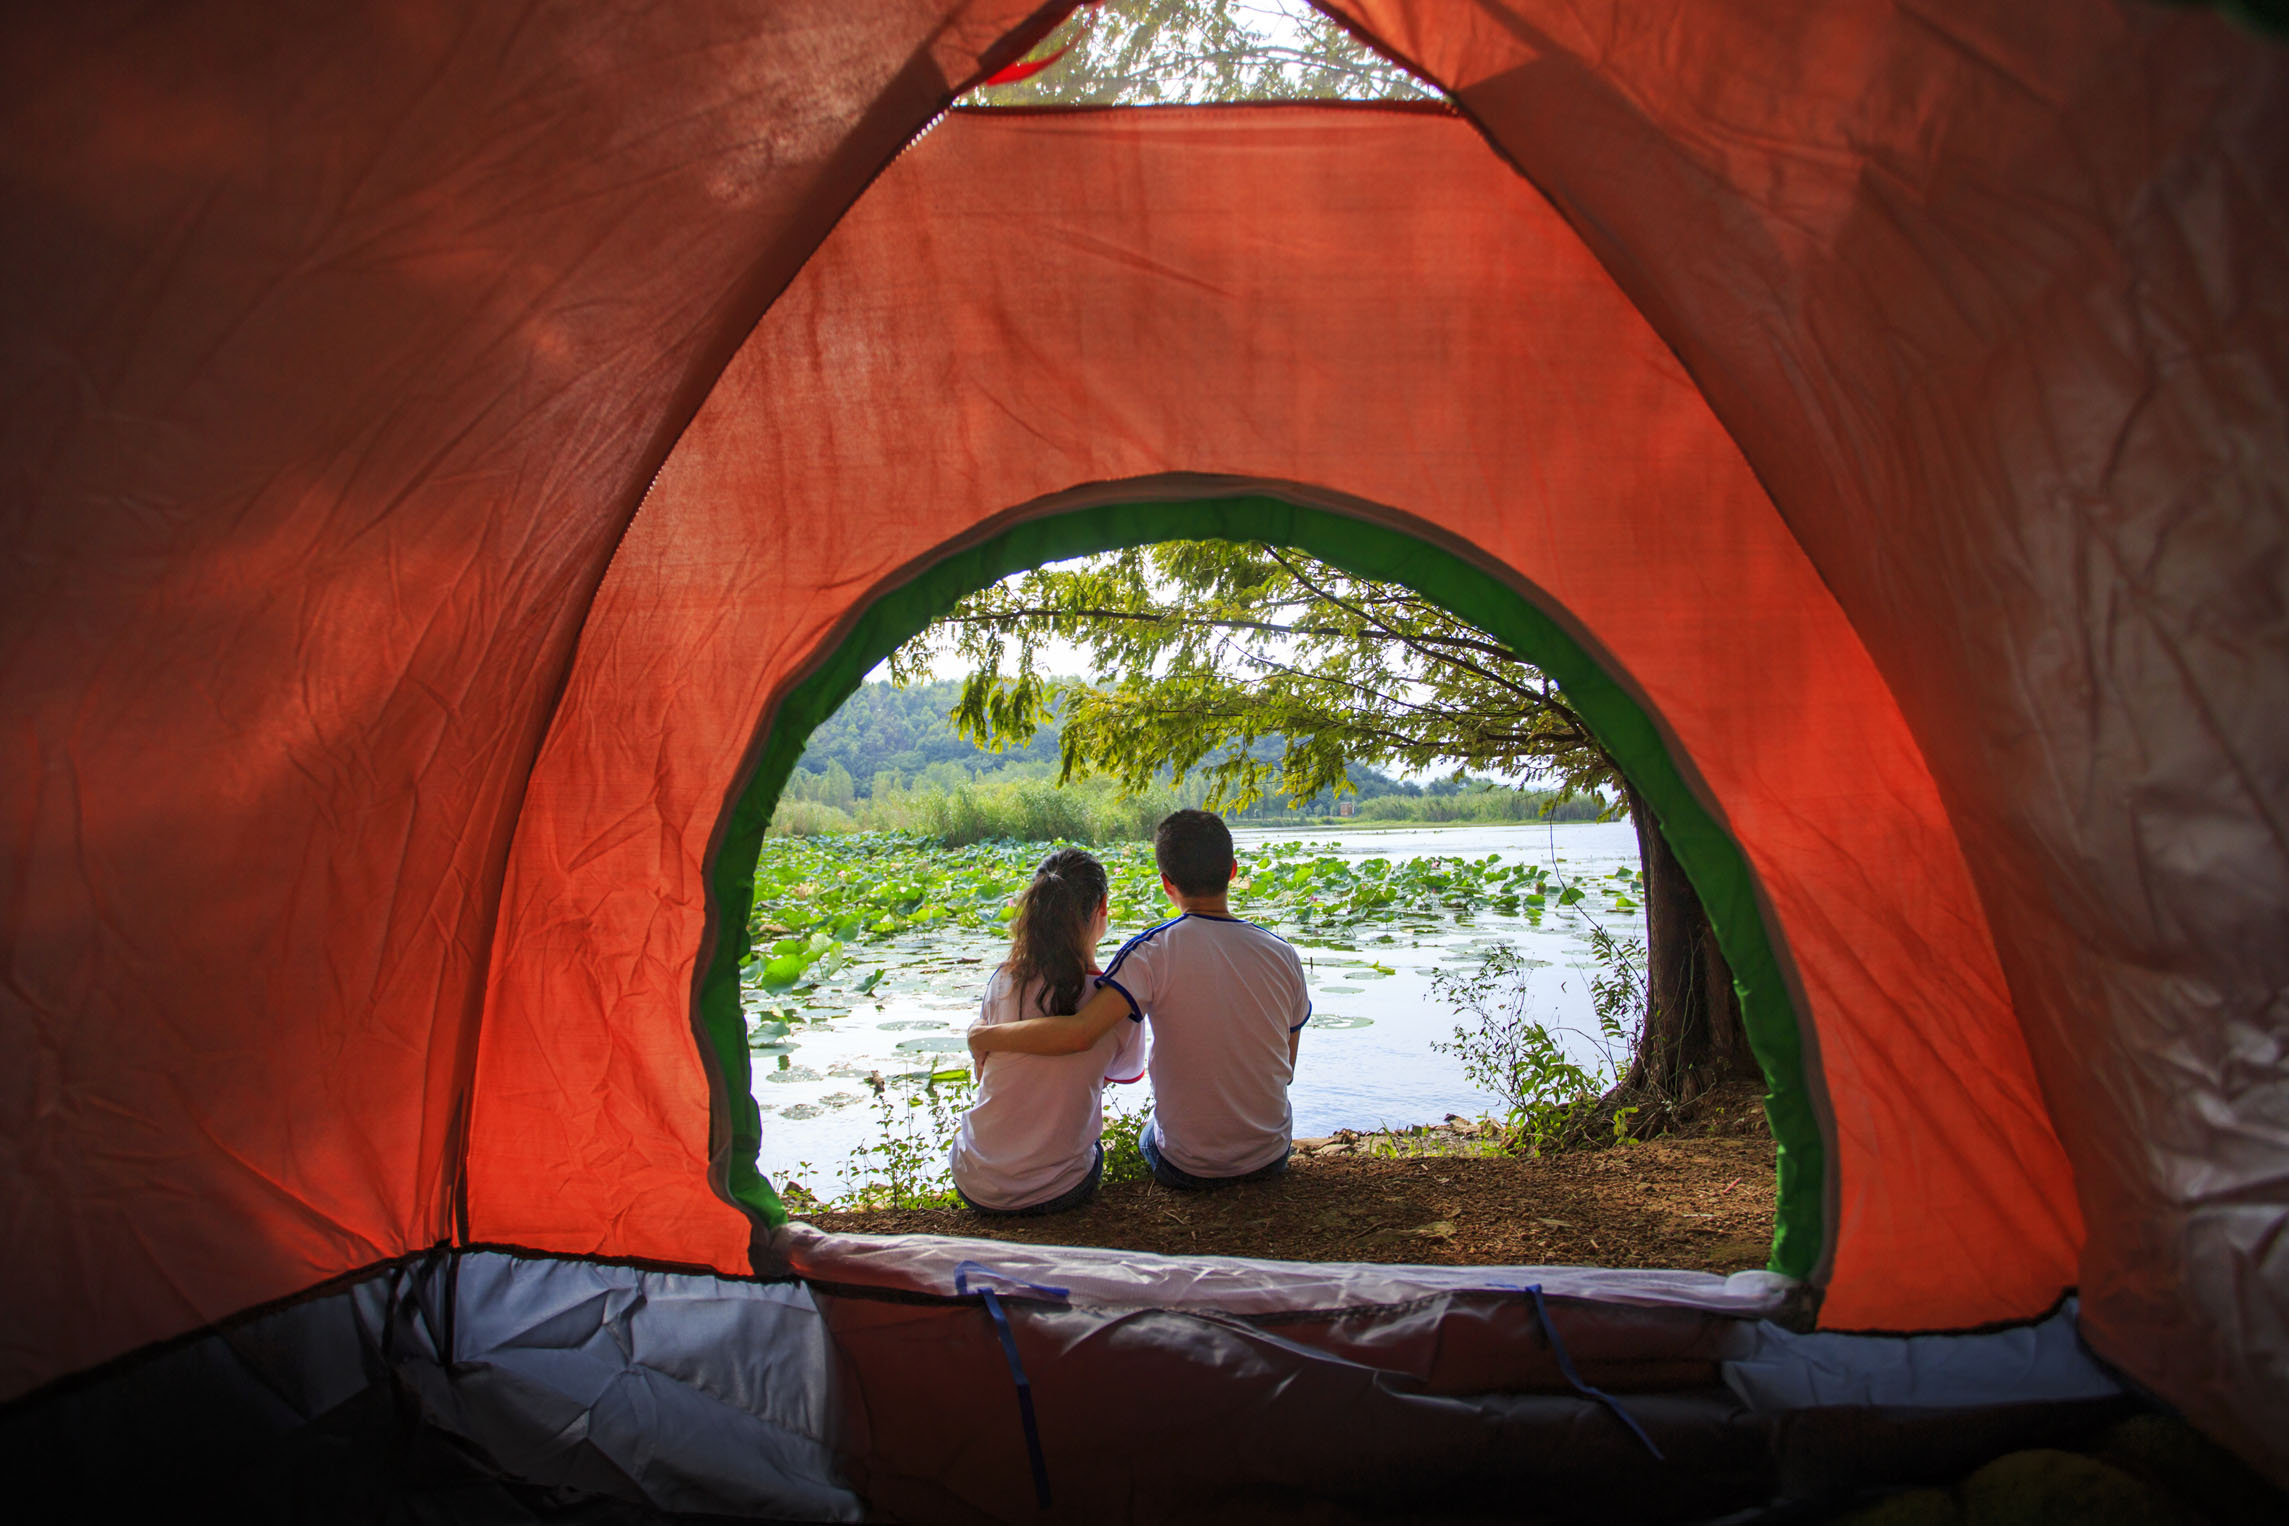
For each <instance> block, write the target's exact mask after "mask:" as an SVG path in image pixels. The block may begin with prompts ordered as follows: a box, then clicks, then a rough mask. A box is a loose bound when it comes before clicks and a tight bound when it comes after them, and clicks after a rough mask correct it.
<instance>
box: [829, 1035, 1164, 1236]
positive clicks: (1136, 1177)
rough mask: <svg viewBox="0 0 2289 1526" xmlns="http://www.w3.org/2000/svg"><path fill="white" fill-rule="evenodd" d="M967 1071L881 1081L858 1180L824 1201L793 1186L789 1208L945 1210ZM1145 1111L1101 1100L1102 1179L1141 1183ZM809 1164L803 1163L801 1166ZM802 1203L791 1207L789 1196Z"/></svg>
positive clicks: (854, 1165)
mask: <svg viewBox="0 0 2289 1526" xmlns="http://www.w3.org/2000/svg"><path fill="white" fill-rule="evenodd" d="M975 1084H976V1083H975V1081H974V1079H973V1078H972V1077H971V1075H970V1073H969V1071H967V1070H941V1071H938V1072H935V1073H934V1074H932V1075H931V1076H930V1077H929V1078H928V1079H926V1080H919V1081H906V1082H898V1081H885V1082H884V1083H883V1084H882V1086H881V1087H880V1088H878V1089H877V1090H876V1092H875V1095H874V1123H875V1132H874V1138H873V1139H872V1140H870V1141H868V1142H867V1143H865V1144H862V1145H860V1146H858V1148H856V1149H854V1150H853V1151H851V1167H850V1170H851V1174H852V1175H853V1176H854V1177H862V1178H864V1179H865V1185H864V1186H862V1187H860V1188H858V1189H857V1190H856V1191H854V1192H852V1193H851V1194H850V1195H849V1196H848V1197H844V1198H840V1199H837V1200H836V1201H834V1202H831V1203H829V1202H824V1201H821V1200H820V1199H819V1198H817V1197H815V1196H814V1195H812V1194H811V1193H810V1192H808V1191H806V1190H804V1189H802V1188H801V1187H799V1186H794V1185H792V1184H790V1186H789V1188H788V1189H787V1191H786V1194H785V1195H786V1197H787V1202H788V1207H789V1209H790V1210H791V1211H802V1212H821V1211H826V1212H837V1213H852V1212H867V1211H871V1210H877V1209H897V1208H952V1207H954V1206H955V1205H957V1204H958V1203H960V1202H961V1198H960V1196H959V1195H958V1194H956V1193H955V1191H954V1178H953V1172H952V1170H951V1169H950V1168H949V1166H948V1164H947V1158H946V1155H947V1149H948V1147H949V1146H951V1145H952V1144H953V1142H954V1136H955V1135H956V1134H958V1133H960V1132H961V1128H962V1115H963V1113H964V1112H965V1111H967V1109H968V1107H969V1105H970V1103H971V1101H972V1100H974V1096H975ZM1151 1116H1152V1109H1151V1108H1149V1107H1144V1106H1137V1107H1130V1106H1127V1105H1125V1104H1123V1103H1122V1102H1120V1101H1119V1100H1118V1099H1116V1098H1113V1097H1107V1098H1106V1099H1105V1126H1104V1133H1103V1136H1102V1137H1103V1140H1104V1146H1105V1176H1104V1185H1106V1186H1108V1187H1111V1186H1116V1185H1118V1184H1119V1183H1122V1182H1141V1181H1143V1180H1145V1179H1146V1178H1147V1177H1149V1176H1150V1175H1151V1174H1152V1171H1151V1168H1150V1167H1148V1166H1147V1165H1146V1164H1145V1158H1144V1149H1143V1147H1142V1146H1141V1145H1140V1144H1139V1143H1138V1142H1137V1136H1138V1134H1139V1133H1140V1132H1141V1131H1142V1130H1143V1127H1144V1122H1145V1120H1146V1119H1147V1118H1149V1117H1151ZM808 1165H809V1162H807V1161H806V1162H804V1163H803V1166H802V1167H798V1169H805V1168H807V1167H808ZM798 1194H799V1195H800V1197H801V1199H802V1202H801V1207H800V1209H797V1207H796V1201H795V1199H796V1195H798Z"/></svg>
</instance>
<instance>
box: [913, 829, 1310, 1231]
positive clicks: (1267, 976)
mask: <svg viewBox="0 0 2289 1526" xmlns="http://www.w3.org/2000/svg"><path fill="white" fill-rule="evenodd" d="M1153 858H1154V860H1155V862H1156V863H1157V864H1158V865H1159V868H1160V883H1161V889H1162V890H1163V891H1165V892H1166V893H1167V895H1168V898H1169V900H1170V901H1172V902H1174V903H1175V905H1176V907H1177V910H1178V911H1179V913H1181V914H1180V915H1179V916H1177V917H1176V918H1175V919H1174V920H1173V921H1168V922H1163V923H1161V924H1160V925H1159V926H1158V927H1155V928H1151V929H1149V930H1147V931H1145V932H1142V933H1139V934H1138V935H1137V936H1136V937H1134V938H1131V939H1130V940H1129V941H1128V942H1127V943H1126V944H1124V945H1123V946H1122V948H1121V951H1120V953H1119V954H1117V955H1115V956H1114V958H1113V962H1112V963H1111V964H1110V965H1109V966H1107V967H1106V969H1105V970H1104V971H1103V972H1102V973H1099V972H1098V970H1097V968H1096V948H1097V944H1098V942H1099V940H1101V939H1102V938H1103V937H1104V936H1105V928H1106V924H1107V922H1108V921H1109V919H1110V911H1109V905H1108V899H1107V890H1108V885H1107V881H1106V878H1105V867H1104V865H1102V864H1100V863H1098V862H1097V860H1096V859H1094V858H1092V857H1091V856H1090V855H1088V854H1086V853H1084V852H1082V851H1081V850H1080V849H1078V848H1061V849H1059V850H1058V851H1057V852H1055V853H1052V854H1050V855H1049V856H1048V857H1047V858H1045V859H1043V860H1042V861H1041V866H1040V867H1039V868H1038V869H1036V870H1035V871H1034V873H1033V883H1032V884H1031V885H1029V886H1027V887H1026V890H1025V895H1024V897H1023V899H1021V900H1020V901H1019V902H1018V908H1017V916H1016V919H1015V921H1014V923H1013V925H1012V928H1011V937H1010V949H1009V959H1008V960H1007V962H1005V963H1004V964H1003V965H1002V966H1001V968H1000V969H998V970H996V971H995V972H994V976H993V979H992V980H991V981H990V982H989V983H988V984H987V986H986V994H985V1003H984V1010H983V1012H982V1013H981V1015H980V1017H979V1019H978V1022H977V1024H976V1026H974V1027H972V1028H971V1029H970V1052H971V1054H972V1055H973V1056H974V1057H975V1059H976V1062H977V1066H978V1100H977V1103H976V1105H975V1106H973V1107H972V1108H971V1109H970V1110H969V1113H968V1115H967V1116H965V1117H964V1118H963V1120H962V1129H961V1133H960V1134H959V1135H958V1136H957V1137H956V1138H955V1140H954V1143H953V1146H952V1148H951V1150H950V1151H949V1154H950V1157H951V1161H952V1165H953V1172H954V1186H955V1188H956V1189H957V1190H958V1191H959V1192H960V1193H961V1195H962V1201H963V1202H965V1203H968V1204H969V1205H970V1206H971V1207H972V1208H975V1209H977V1210H978V1211H979V1212H981V1213H992V1214H1040V1213H1061V1212H1063V1211H1065V1210H1066V1209H1069V1208H1078V1207H1080V1206H1081V1205H1082V1204H1083V1203H1086V1202H1088V1201H1089V1199H1090V1198H1092V1197H1094V1196H1095V1195H1096V1191H1097V1183H1098V1182H1099V1180H1100V1179H1102V1177H1103V1176H1104V1173H1105V1147H1104V1145H1103V1144H1102V1143H1100V1142H1099V1139H1098V1135H1099V1133H1100V1131H1101V1130H1102V1128H1103V1115H1102V1113H1101V1111H1100V1103H1101V1100H1102V1097H1103V1093H1104V1088H1105V1083H1106V1082H1107V1081H1136V1080H1140V1079H1142V1077H1143V1075H1144V1073H1145V1062H1144V1025H1145V1024H1146V1023H1147V1022H1148V1021H1149V1022H1150V1023H1151V1024H1152V1062H1151V1069H1152V1090H1153V1111H1152V1112H1151V1114H1150V1115H1148V1116H1147V1117H1146V1119H1145V1121H1144V1126H1143V1128H1142V1129H1141V1130H1140V1131H1139V1133H1138V1136H1137V1141H1138V1144H1139V1145H1140V1146H1141V1147H1142V1148H1143V1151H1144V1158H1145V1164H1146V1165H1147V1166H1149V1167H1150V1168H1151V1169H1152V1174H1153V1176H1154V1177H1155V1178H1157V1179H1158V1180H1159V1181H1160V1182H1161V1184H1162V1185H1164V1186H1168V1187H1174V1188H1178V1189H1180V1190H1184V1191H1197V1190H1199V1189H1201V1188H1206V1187H1220V1186H1224V1185H1226V1184H1227V1183H1231V1182H1242V1181H1250V1180H1253V1179H1255V1178H1257V1177H1263V1176H1270V1175H1273V1174H1274V1173H1276V1172H1279V1171H1282V1170H1284V1169H1286V1167H1287V1163H1288V1151H1289V1132H1290V1129H1291V1127H1292V1125H1293V1121H1294V1117H1293V1114H1291V1113H1290V1111H1289V1109H1288V1082H1289V1081H1290V1080H1291V1079H1293V1078H1294V1075H1295V1059H1296V1045H1297V1042H1298V1040H1299V1039H1300V1038H1301V1037H1302V1033H1303V1025H1304V1024H1305V1022H1307V1021H1308V1020H1309V1019H1310V1017H1311V998H1310V994H1309V992H1308V991H1307V990H1306V988H1305V986H1304V978H1303V962H1302V961H1301V960H1300V959H1298V958H1297V957H1296V952H1295V950H1294V949H1292V948H1290V947H1289V946H1288V945H1287V943H1286V942H1285V941H1284V940H1283V939H1280V938H1278V937H1276V936H1274V935H1273V934H1271V933H1268V932H1266V931H1265V930H1264V929H1262V928H1260V927H1258V926H1256V925H1255V924H1254V923H1253V922H1243V921H1241V920H1240V919H1239V918H1237V917H1235V916H1233V915H1232V912H1231V908H1230V907H1229V906H1228V905H1227V904H1226V901H1225V897H1226V895H1227V893H1228V892H1229V890H1230V888H1231V883H1232V876H1233V875H1234V874H1235V873H1237V872H1238V870H1239V864H1238V863H1237V861H1236V860H1235V859H1234V857H1233V853H1232V834H1231V833H1230V832H1229V831H1227V830H1226V829H1225V826H1224V823H1223V822H1222V821H1220V820H1218V819H1217V818H1216V817H1215V816H1212V815H1210V814H1209V813H1208V812H1206V811H1178V812H1176V813H1175V814H1173V815H1171V816H1169V817H1168V818H1167V819H1166V820H1164V821H1163V822H1161V824H1160V827H1159V830H1157V831H1156V832H1155V833H1154V834H1153Z"/></svg>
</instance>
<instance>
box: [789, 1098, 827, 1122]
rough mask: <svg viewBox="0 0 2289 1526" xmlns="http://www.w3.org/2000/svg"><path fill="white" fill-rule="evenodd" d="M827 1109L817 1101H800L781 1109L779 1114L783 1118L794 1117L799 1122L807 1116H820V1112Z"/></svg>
mask: <svg viewBox="0 0 2289 1526" xmlns="http://www.w3.org/2000/svg"><path fill="white" fill-rule="evenodd" d="M825 1111H826V1109H825V1108H823V1107H821V1106H819V1105H818V1104H817V1103H816V1102H798V1103H796V1104H795V1105H794V1106H793V1107H787V1108H781V1109H780V1110H779V1116H780V1117H782V1118H792V1119H794V1120H795V1121H797V1122H798V1123H799V1122H801V1121H802V1120H803V1119H805V1118H816V1117H818V1116H819V1114H821V1113H823V1112H825Z"/></svg>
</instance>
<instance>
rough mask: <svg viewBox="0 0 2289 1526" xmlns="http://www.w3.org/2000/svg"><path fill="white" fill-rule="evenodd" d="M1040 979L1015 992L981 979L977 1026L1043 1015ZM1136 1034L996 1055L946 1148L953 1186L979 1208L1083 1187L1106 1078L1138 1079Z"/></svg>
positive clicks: (1131, 1029) (1026, 1204)
mask: <svg viewBox="0 0 2289 1526" xmlns="http://www.w3.org/2000/svg"><path fill="white" fill-rule="evenodd" d="M1040 991H1041V983H1040V982H1039V981H1035V982H1032V983H1031V984H1029V985H1028V986H1027V987H1026V988H1025V989H1024V990H1023V991H1022V992H1021V991H1019V990H1018V989H1017V988H1016V986H1015V983H1014V982H1012V981H1011V980H1010V979H1009V976H1008V972H1007V971H1006V970H996V971H994V973H993V978H992V979H991V980H989V981H987V982H986V995H985V1000H984V1002H982V1003H981V1004H980V1006H979V1010H978V1022H979V1024H980V1025H981V1026H982V1025H988V1024H993V1023H1014V1022H1017V1021H1018V1020H1019V1019H1021V1018H1028V1017H1039V1016H1041V1015H1042V1011H1041V1008H1040V1006H1039V1005H1038V1004H1037V998H1038V996H1039V994H1040ZM1144 1055H1145V1043H1144V1032H1143V1030H1142V1029H1141V1028H1139V1027H1138V1026H1137V1025H1136V1024H1134V1023H1121V1024H1119V1025H1118V1026H1116V1027H1115V1028H1114V1029H1113V1031H1112V1032H1110V1033H1108V1034H1106V1035H1105V1036H1104V1037H1103V1038H1101V1039H1099V1040H1097V1042H1096V1044H1095V1045H1094V1046H1093V1047H1091V1048H1089V1049H1085V1050H1083V1051H1082V1052H1081V1053H1079V1054H1055V1055H1052V1054H1008V1053H1002V1054H995V1055H992V1056H990V1057H989V1058H988V1059H987V1060H986V1074H985V1082H984V1084H983V1085H981V1086H980V1087H979V1088H978V1100H977V1101H976V1102H975V1103H973V1104H971V1106H970V1110H969V1112H968V1113H967V1114H965V1115H964V1116H963V1118H962V1128H961V1132H960V1133H958V1134H956V1135H955V1136H954V1142H953V1144H952V1145H950V1146H949V1147H948V1148H947V1152H946V1158H947V1161H948V1162H949V1163H950V1164H951V1165H952V1167H953V1169H954V1185H955V1186H957V1187H959V1188H961V1189H962V1194H963V1195H964V1196H965V1197H967V1198H968V1199H969V1200H970V1201H971V1202H973V1203H976V1204H977V1205H978V1206H979V1207H981V1208H1030V1207H1032V1206H1033V1205H1034V1204H1036V1203H1046V1202H1048V1201H1049V1200H1050V1199H1051V1198H1054V1197H1059V1196H1062V1195H1063V1194H1065V1193H1068V1192H1071V1191H1072V1190H1073V1189H1074V1188H1075V1187H1078V1186H1080V1185H1081V1179H1082V1178H1083V1177H1085V1176H1087V1175H1088V1174H1089V1168H1090V1167H1091V1166H1092V1165H1094V1164H1095V1163H1096V1159H1097V1136H1098V1135H1099V1134H1100V1133H1102V1132H1103V1130H1104V1126H1105V1121H1104V1114H1103V1111H1102V1109H1101V1102H1102V1099H1103V1093H1104V1090H1105V1083H1106V1082H1107V1081H1140V1080H1142V1079H1144V1072H1145V1058H1144Z"/></svg>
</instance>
